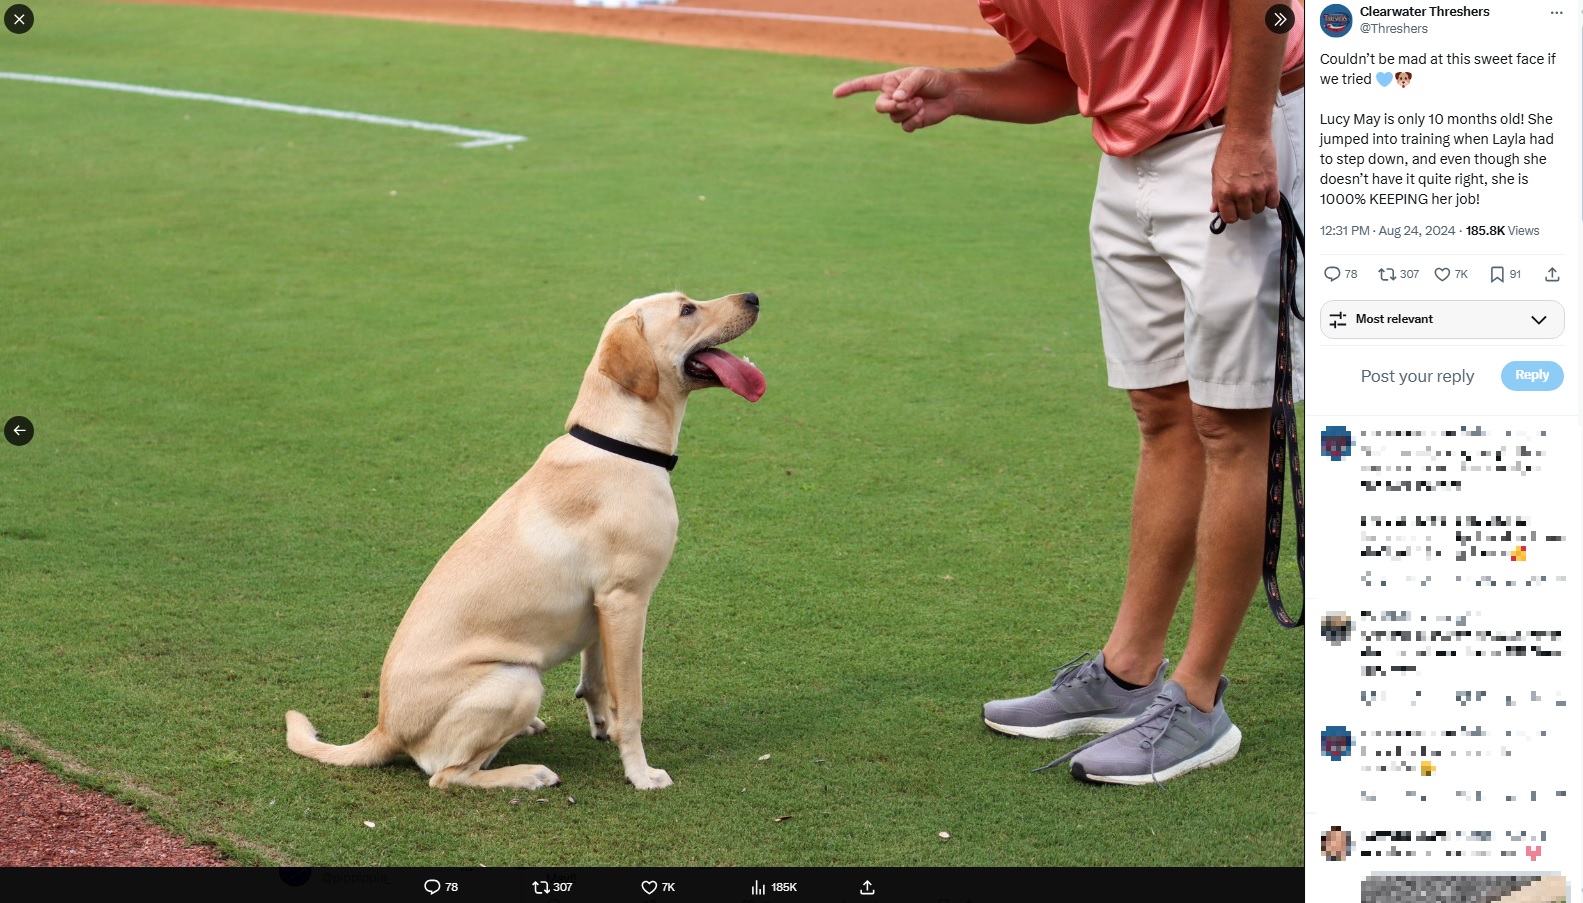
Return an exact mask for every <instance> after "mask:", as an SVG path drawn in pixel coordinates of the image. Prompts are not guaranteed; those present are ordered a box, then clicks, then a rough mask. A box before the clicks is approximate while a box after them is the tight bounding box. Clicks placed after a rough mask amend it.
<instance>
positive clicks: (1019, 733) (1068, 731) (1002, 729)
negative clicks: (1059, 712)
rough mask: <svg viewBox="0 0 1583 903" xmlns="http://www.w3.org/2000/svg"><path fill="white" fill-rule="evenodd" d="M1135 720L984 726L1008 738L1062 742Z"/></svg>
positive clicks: (1109, 730) (987, 724) (989, 724)
mask: <svg viewBox="0 0 1583 903" xmlns="http://www.w3.org/2000/svg"><path fill="white" fill-rule="evenodd" d="M1136 720H1137V716H1136V715H1135V716H1133V717H1131V718H1116V717H1108V718H1104V717H1093V718H1069V719H1067V720H1066V721H1057V722H1056V723H1054V724H1046V725H1041V726H1039V727H1022V726H1019V725H1014V724H999V723H997V722H994V721H991V720H989V719H988V718H985V719H984V726H985V727H987V728H989V729H990V730H992V731H994V732H995V733H997V734H1005V735H1006V736H1008V737H1028V738H1031V739H1034V740H1063V739H1065V738H1067V737H1075V736H1077V735H1079V734H1108V733H1110V732H1111V731H1115V730H1120V729H1122V728H1124V727H1126V726H1127V725H1129V724H1131V723H1132V722H1133V721H1136Z"/></svg>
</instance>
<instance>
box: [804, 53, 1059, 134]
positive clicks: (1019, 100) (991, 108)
mask: <svg viewBox="0 0 1583 903" xmlns="http://www.w3.org/2000/svg"><path fill="white" fill-rule="evenodd" d="M866 91H875V92H878V94H879V96H878V97H877V98H875V100H874V109H875V111H876V112H879V113H882V114H884V115H887V116H889V117H890V119H891V121H892V122H894V123H896V124H897V125H899V126H901V127H902V129H903V130H904V131H908V132H911V131H916V130H917V129H921V128H926V127H928V126H931V125H935V124H937V123H940V122H943V121H944V120H946V119H948V118H950V117H952V116H973V117H975V118H978V119H994V120H999V121H1001V122H1024V123H1034V122H1049V121H1050V120H1052V119H1058V118H1060V117H1062V116H1069V115H1072V114H1074V113H1076V112H1078V109H1077V85H1075V84H1073V82H1072V79H1071V76H1069V75H1067V74H1066V68H1065V64H1064V59H1063V58H1062V57H1061V55H1060V54H1059V53H1058V52H1056V51H1055V50H1054V49H1053V48H1050V47H1048V46H1047V45H1044V44H1041V43H1038V42H1035V43H1034V45H1033V46H1032V47H1030V48H1029V49H1028V50H1026V51H1024V52H1022V53H1019V54H1017V57H1016V59H1014V60H1012V61H1011V62H1009V63H1006V64H1005V65H1003V66H999V67H996V68H994V69H954V70H953V69H935V68H932V67H927V66H912V67H909V68H906V69H896V70H893V71H890V72H881V73H878V74H875V75H867V76H864V77H863V78H858V79H853V80H852V81H849V82H843V83H842V84H839V85H837V86H836V88H835V91H834V92H833V93H834V95H835V96H836V97H850V96H851V95H853V94H860V93H863V92H866Z"/></svg>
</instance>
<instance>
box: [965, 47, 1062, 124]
mask: <svg viewBox="0 0 1583 903" xmlns="http://www.w3.org/2000/svg"><path fill="white" fill-rule="evenodd" d="M951 75H952V78H953V80H954V81H955V83H956V86H955V90H954V92H953V94H954V99H955V103H954V107H955V110H954V112H956V113H957V114H958V115H961V116H972V117H974V118H976V119H993V120H996V121H997V122H1021V123H1037V122H1049V121H1051V120H1053V119H1059V118H1061V117H1062V116H1071V115H1074V114H1076V113H1077V85H1075V84H1073V82H1072V79H1071V77H1070V76H1068V75H1067V74H1066V73H1065V72H1064V71H1062V70H1060V69H1056V68H1054V67H1052V66H1049V65H1047V64H1045V63H1041V62H1038V61H1036V60H1033V59H1029V58H1026V57H1021V56H1019V57H1018V58H1017V59H1014V60H1012V61H1011V62H1009V63H1006V64H1005V65H1003V66H999V67H997V68H994V69H964V70H959V71H957V72H953V73H951Z"/></svg>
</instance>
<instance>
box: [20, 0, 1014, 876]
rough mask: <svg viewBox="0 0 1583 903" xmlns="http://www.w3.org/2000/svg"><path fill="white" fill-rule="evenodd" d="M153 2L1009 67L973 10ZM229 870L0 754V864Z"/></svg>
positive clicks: (948, 1)
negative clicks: (181, 867) (220, 868)
mask: <svg viewBox="0 0 1583 903" xmlns="http://www.w3.org/2000/svg"><path fill="white" fill-rule="evenodd" d="M128 2H149V0H128ZM159 2H164V3H174V4H181V5H188V6H225V7H237V8H245V9H261V10H275V11H280V12H296V13H312V14H315V15H334V16H360V17H364V18H376V19H400V20H404V21H409V22H439V23H445V24H449V25H475V26H481V27H491V28H520V29H524V30H528V31H555V32H563V33H570V34H584V35H597V36H604V37H618V38H628V39H631V40H639V41H656V42H660V43H665V44H682V45H687V46H692V47H724V48H732V49H738V50H759V51H766V52H771V53H794V54H802V55H807V56H830V57H837V58H841V59H852V60H868V61H874V62H880V63H893V64H897V65H901V64H908V63H912V64H918V65H932V66H951V67H961V66H994V65H998V64H1000V63H1003V62H1005V61H1006V60H1008V59H1010V58H1011V51H1010V49H1009V48H1007V46H1006V44H1005V42H1004V41H1002V40H1001V39H1000V37H999V36H997V35H995V34H994V33H993V32H991V31H990V30H989V29H988V27H987V26H985V24H984V22H983V20H981V19H980V18H979V16H978V4H976V3H974V2H973V0H682V2H679V3H678V4H676V5H675V6H671V7H647V8H643V7H639V8H635V9H599V8H587V7H578V6H575V5H573V3H572V2H571V0H159ZM851 20H859V21H856V22H854V21H851ZM853 74H854V75H857V74H861V73H857V72H854V73H853ZM831 87H834V85H832V86H831ZM225 864H226V860H225V859H224V857H222V856H220V854H219V853H217V852H216V851H215V850H214V849H213V848H211V847H202V846H193V845H191V844H189V843H187V842H186V841H184V840H182V839H181V838H179V837H176V836H174V835H172V834H171V833H170V832H168V831H166V830H165V829H163V828H161V827H159V826H158V825H156V824H154V823H153V822H151V821H149V820H148V819H147V818H146V817H145V816H143V815H142V814H141V813H139V812H138V811H137V810H135V809H133V808H131V807H129V806H126V805H123V804H122V803H120V802H118V801H116V800H115V799H113V798H111V797H109V796H106V795H104V794H100V793H95V792H93V791H89V790H84V789H82V788H80V787H75V786H72V785H71V784H68V783H66V782H64V781H62V780H61V779H60V778H58V777H56V776H55V775H54V774H52V773H50V772H49V771H48V770H47V769H45V768H44V767H43V766H42V765H39V764H38V763H36V762H29V761H27V760H25V759H20V758H17V757H15V756H13V755H12V754H10V753H8V752H7V751H5V750H3V749H0V866H51V865H54V866H138V865H154V866H158V865H170V866H195V865H225Z"/></svg>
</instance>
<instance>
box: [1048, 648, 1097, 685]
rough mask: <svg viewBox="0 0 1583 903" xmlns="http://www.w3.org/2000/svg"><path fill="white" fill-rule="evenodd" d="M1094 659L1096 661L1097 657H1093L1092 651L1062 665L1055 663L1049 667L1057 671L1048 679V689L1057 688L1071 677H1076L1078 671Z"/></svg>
mask: <svg viewBox="0 0 1583 903" xmlns="http://www.w3.org/2000/svg"><path fill="white" fill-rule="evenodd" d="M1095 661H1097V659H1095V658H1094V653H1092V652H1085V653H1083V654H1082V655H1079V656H1078V657H1077V658H1074V659H1072V660H1071V661H1069V662H1067V663H1066V664H1064V665H1057V666H1056V667H1054V668H1051V669H1050V670H1051V671H1056V672H1059V673H1057V674H1056V675H1055V679H1054V680H1052V681H1050V689H1052V690H1059V689H1060V688H1061V687H1063V686H1065V685H1066V684H1067V683H1068V682H1069V681H1071V680H1072V678H1074V677H1076V676H1077V674H1078V672H1079V671H1081V670H1083V669H1084V668H1085V667H1087V666H1089V665H1091V664H1093V663H1094V662H1095Z"/></svg>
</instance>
